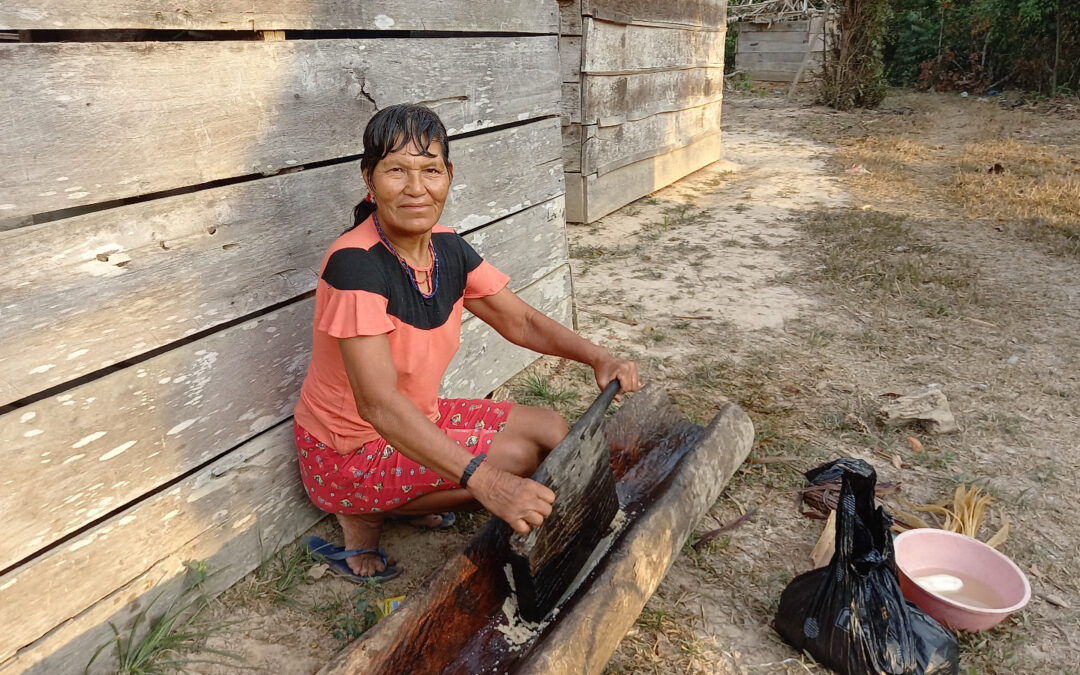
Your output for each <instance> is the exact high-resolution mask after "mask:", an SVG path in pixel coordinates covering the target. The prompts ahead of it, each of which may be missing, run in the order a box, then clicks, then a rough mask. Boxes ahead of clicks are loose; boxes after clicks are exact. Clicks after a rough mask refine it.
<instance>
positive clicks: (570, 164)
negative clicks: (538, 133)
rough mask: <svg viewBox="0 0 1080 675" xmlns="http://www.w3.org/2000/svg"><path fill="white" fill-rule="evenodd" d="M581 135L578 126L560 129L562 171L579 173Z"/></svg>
mask: <svg viewBox="0 0 1080 675" xmlns="http://www.w3.org/2000/svg"><path fill="white" fill-rule="evenodd" d="M581 135H582V134H581V125H580V124H570V125H568V126H565V127H563V128H562V144H563V155H562V156H563V170H564V171H581V140H582V139H581Z"/></svg>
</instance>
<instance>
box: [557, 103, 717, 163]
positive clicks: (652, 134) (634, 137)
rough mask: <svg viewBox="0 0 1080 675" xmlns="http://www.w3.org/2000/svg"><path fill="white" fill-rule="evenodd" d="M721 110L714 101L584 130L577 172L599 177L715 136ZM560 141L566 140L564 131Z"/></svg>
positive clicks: (590, 126) (589, 127)
mask: <svg viewBox="0 0 1080 675" xmlns="http://www.w3.org/2000/svg"><path fill="white" fill-rule="evenodd" d="M721 108H722V103H721V102H720V101H716V102H714V103H707V104H705V105H703V106H697V107H694V108H687V109H684V110H675V111H672V112H668V113H660V114H658V115H652V116H649V117H646V118H644V119H641V120H636V121H632V122H624V123H622V124H617V125H614V126H607V127H605V126H600V125H589V126H587V127H584V131H585V139H584V141H582V149H581V155H582V157H581V172H582V173H584V174H600V175H603V174H605V173H608V172H610V171H613V170H614V169H617V168H619V167H622V166H626V165H628V164H632V163H634V162H637V161H640V160H643V159H648V158H649V157H655V156H657V155H663V154H665V153H667V152H671V151H673V150H677V149H679V148H683V147H686V146H688V145H691V144H693V143H695V142H696V141H698V140H700V139H702V138H703V137H705V136H708V135H710V134H716V133H719V132H720V113H721ZM563 137H564V139H565V137H566V134H565V128H564V134H563ZM564 157H565V154H564ZM564 162H565V159H564Z"/></svg>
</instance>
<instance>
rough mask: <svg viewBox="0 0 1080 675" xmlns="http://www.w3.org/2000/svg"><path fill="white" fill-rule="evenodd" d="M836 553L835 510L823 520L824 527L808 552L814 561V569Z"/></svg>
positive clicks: (825, 562)
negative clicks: (811, 549)
mask: <svg viewBox="0 0 1080 675" xmlns="http://www.w3.org/2000/svg"><path fill="white" fill-rule="evenodd" d="M834 553H836V511H833V512H832V513H830V514H829V519H828V520H826V521H825V529H823V530H822V531H821V536H820V537H818V540H817V543H816V544H814V550H813V551H811V552H810V559H811V560H813V561H814V569H817V568H819V567H825V566H826V565H828V564H829V561H830V560H832V557H833V554H834Z"/></svg>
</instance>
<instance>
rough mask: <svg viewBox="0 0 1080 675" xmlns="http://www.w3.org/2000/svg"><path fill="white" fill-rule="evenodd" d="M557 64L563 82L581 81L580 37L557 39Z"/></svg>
mask: <svg viewBox="0 0 1080 675" xmlns="http://www.w3.org/2000/svg"><path fill="white" fill-rule="evenodd" d="M559 63H560V66H561V68H560V72H561V73H562V81H563V82H580V81H581V36H575V35H570V36H566V35H563V36H560V37H559Z"/></svg>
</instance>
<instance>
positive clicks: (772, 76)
mask: <svg viewBox="0 0 1080 675" xmlns="http://www.w3.org/2000/svg"><path fill="white" fill-rule="evenodd" d="M734 28H735V30H737V31H738V34H739V37H738V46H737V48H736V52H735V69H736V70H741V71H743V72H744V73H745V74H746V76H747V77H749V78H750V79H751V80H753V81H755V82H784V83H791V82H793V81H794V80H795V77H796V76H797V75H799V69H800V67H802V65H803V61H804V60H805V61H806V65H805V67H802V75H801V76H800V77H799V81H800V82H812V81H814V80H816V79H817V78H818V75H819V73H820V71H821V66H822V64H823V63H824V55H825V48H826V35H827V34H828V33H827V31H823V30H822V20H820V19H806V20H802V21H777V22H774V23H771V24H765V23H751V22H749V21H739V22H737V23H735V25H734ZM828 42H829V43H830V44H831V43H832V40H831V39H829V40H828Z"/></svg>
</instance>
